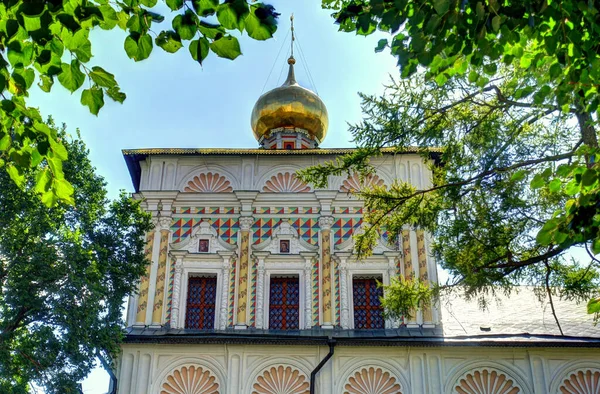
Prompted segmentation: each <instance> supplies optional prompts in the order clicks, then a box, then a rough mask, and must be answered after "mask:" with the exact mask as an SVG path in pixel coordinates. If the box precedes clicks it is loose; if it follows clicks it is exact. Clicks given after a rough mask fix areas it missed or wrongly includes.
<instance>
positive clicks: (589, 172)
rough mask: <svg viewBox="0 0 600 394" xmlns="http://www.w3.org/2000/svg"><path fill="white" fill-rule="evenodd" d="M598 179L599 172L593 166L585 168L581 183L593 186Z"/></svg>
mask: <svg viewBox="0 0 600 394" xmlns="http://www.w3.org/2000/svg"><path fill="white" fill-rule="evenodd" d="M597 180H598V174H597V173H596V171H594V170H593V169H591V168H588V169H586V170H585V172H584V173H583V175H582V176H581V183H582V185H583V186H592V185H593V184H594V183H596V181H597Z"/></svg>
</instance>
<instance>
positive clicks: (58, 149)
mask: <svg viewBox="0 0 600 394" xmlns="http://www.w3.org/2000/svg"><path fill="white" fill-rule="evenodd" d="M48 142H49V143H50V149H52V153H54V157H55V159H56V160H59V161H64V160H67V159H68V158H69V154H68V153H67V148H65V146H64V145H63V144H62V142H59V141H56V140H55V139H54V138H52V137H49V138H48ZM56 160H55V161H56ZM61 172H62V170H61ZM54 176H56V172H55V174H54Z"/></svg>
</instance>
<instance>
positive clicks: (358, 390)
mask: <svg viewBox="0 0 600 394" xmlns="http://www.w3.org/2000/svg"><path fill="white" fill-rule="evenodd" d="M343 393H344V394H402V386H401V385H400V383H399V381H398V379H396V378H395V377H394V376H393V375H392V374H391V373H389V372H387V371H384V370H383V369H382V368H380V367H365V368H362V369H360V370H358V371H356V372H355V373H354V374H353V375H351V376H350V377H349V378H348V379H347V380H346V384H345V385H344V391H343Z"/></svg>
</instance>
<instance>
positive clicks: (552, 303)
mask: <svg viewBox="0 0 600 394" xmlns="http://www.w3.org/2000/svg"><path fill="white" fill-rule="evenodd" d="M544 264H545V265H546V292H547V293H548V299H549V300H550V308H552V316H554V320H555V321H556V325H557V326H558V331H560V335H563V336H564V335H565V333H564V332H563V330H562V327H561V326H560V322H559V321H558V316H556V310H555V309H554V301H553V300H552V290H551V289H550V272H551V269H550V265H549V264H548V260H547V259H546V260H544Z"/></svg>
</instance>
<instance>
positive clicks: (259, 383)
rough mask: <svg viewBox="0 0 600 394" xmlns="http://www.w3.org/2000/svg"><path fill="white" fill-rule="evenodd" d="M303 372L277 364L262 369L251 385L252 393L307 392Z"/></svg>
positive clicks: (293, 393) (296, 393)
mask: <svg viewBox="0 0 600 394" xmlns="http://www.w3.org/2000/svg"><path fill="white" fill-rule="evenodd" d="M309 386H310V383H309V382H308V379H307V377H306V375H305V374H303V373H302V372H300V371H299V370H298V369H296V368H294V367H290V366H283V365H279V366H276V367H271V368H268V369H266V370H265V371H263V373H262V374H260V375H259V376H258V377H257V378H256V380H255V381H254V384H253V385H252V394H309Z"/></svg>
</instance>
